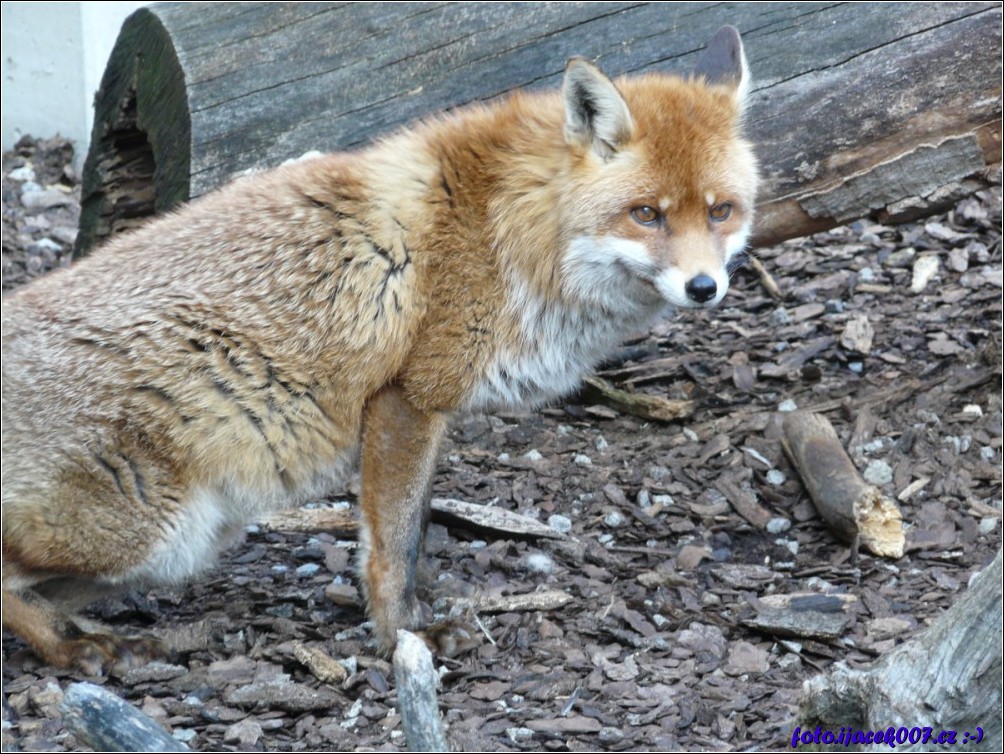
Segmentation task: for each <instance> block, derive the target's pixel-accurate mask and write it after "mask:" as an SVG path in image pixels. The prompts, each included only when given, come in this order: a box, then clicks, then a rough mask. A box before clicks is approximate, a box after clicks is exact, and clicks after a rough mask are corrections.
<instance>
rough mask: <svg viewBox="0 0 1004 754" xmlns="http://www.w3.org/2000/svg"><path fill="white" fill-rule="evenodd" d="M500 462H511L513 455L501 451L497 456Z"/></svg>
mask: <svg viewBox="0 0 1004 754" xmlns="http://www.w3.org/2000/svg"><path fill="white" fill-rule="evenodd" d="M495 460H497V461H498V462H499V463H509V461H510V460H511V456H510V455H509V454H508V453H499V455H498V458H496V459H495Z"/></svg>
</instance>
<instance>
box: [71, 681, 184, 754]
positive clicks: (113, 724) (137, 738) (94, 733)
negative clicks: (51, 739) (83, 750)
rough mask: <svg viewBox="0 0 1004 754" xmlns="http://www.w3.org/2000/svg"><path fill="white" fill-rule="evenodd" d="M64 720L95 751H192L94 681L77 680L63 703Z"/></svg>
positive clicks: (72, 731)
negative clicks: (82, 681)
mask: <svg viewBox="0 0 1004 754" xmlns="http://www.w3.org/2000/svg"><path fill="white" fill-rule="evenodd" d="M60 710H61V711H62V713H63V724H64V725H65V726H66V727H67V728H68V729H69V730H70V732H71V733H73V735H74V736H76V737H77V738H78V739H79V740H80V741H81V742H83V743H84V744H86V745H87V746H90V747H91V748H93V749H94V750H95V751H190V749H189V748H188V747H187V746H185V744H183V743H182V742H181V741H179V740H178V739H176V738H174V737H173V736H171V735H170V734H169V733H168V732H167V731H166V730H164V729H163V728H161V727H160V726H159V725H157V723H156V722H154V721H153V719H152V718H150V717H148V716H147V715H145V714H143V713H142V712H140V711H139V710H138V709H136V708H135V707H133V706H132V705H131V704H129V703H128V702H126V701H124V700H122V699H120V698H119V697H117V696H115V694H113V693H111V692H110V691H106V690H105V689H103V688H101V687H100V686H95V685H94V684H93V683H74V684H72V685H71V686H69V687H68V688H67V689H66V694H65V695H64V696H63V702H62V704H61V705H60Z"/></svg>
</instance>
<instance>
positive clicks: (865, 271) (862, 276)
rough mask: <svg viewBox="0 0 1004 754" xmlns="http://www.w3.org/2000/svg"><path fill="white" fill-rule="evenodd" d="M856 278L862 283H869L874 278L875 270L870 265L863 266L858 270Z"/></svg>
mask: <svg viewBox="0 0 1004 754" xmlns="http://www.w3.org/2000/svg"><path fill="white" fill-rule="evenodd" d="M858 280H859V281H860V282H862V283H871V282H872V281H874V280H875V270H873V269H872V268H871V267H863V268H862V269H861V271H860V272H858Z"/></svg>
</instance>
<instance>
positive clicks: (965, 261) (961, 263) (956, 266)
mask: <svg viewBox="0 0 1004 754" xmlns="http://www.w3.org/2000/svg"><path fill="white" fill-rule="evenodd" d="M948 268H949V269H950V270H952V271H953V272H965V271H966V270H968V269H969V252H968V251H966V250H965V249H952V250H951V251H950V252H949V253H948Z"/></svg>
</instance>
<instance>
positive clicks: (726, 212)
mask: <svg viewBox="0 0 1004 754" xmlns="http://www.w3.org/2000/svg"><path fill="white" fill-rule="evenodd" d="M731 214H732V205H731V204H730V203H729V202H722V203H721V204H716V205H715V206H714V207H712V208H711V209H709V210H708V217H710V218H711V221H712V222H716V223H720V222H724V221H725V220H728V219H729V216H730V215H731Z"/></svg>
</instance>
